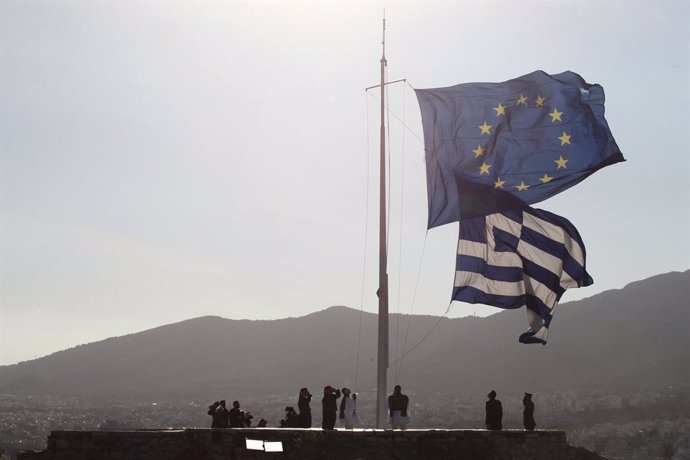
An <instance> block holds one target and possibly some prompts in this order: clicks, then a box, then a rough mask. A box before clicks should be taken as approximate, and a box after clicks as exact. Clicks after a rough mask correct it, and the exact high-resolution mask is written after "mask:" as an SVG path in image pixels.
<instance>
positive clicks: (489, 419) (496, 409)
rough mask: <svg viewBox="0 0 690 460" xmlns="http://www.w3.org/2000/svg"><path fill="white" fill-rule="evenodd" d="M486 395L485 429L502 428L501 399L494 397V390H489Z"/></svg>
mask: <svg viewBox="0 0 690 460" xmlns="http://www.w3.org/2000/svg"><path fill="white" fill-rule="evenodd" d="M487 396H488V397H489V400H488V401H487V402H486V429H487V430H502V429H503V406H501V401H499V400H498V399H496V392H495V391H494V390H491V393H489V394H488V395H487Z"/></svg>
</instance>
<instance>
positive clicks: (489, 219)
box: [486, 212, 525, 238]
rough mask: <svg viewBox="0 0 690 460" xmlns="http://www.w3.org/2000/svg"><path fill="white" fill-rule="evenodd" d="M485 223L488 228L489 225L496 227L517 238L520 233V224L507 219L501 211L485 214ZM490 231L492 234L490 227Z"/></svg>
mask: <svg viewBox="0 0 690 460" xmlns="http://www.w3.org/2000/svg"><path fill="white" fill-rule="evenodd" d="M522 214H523V215H524V214H525V213H524V212H523V213H522ZM486 225H487V227H488V228H489V229H491V227H497V228H498V229H500V230H503V231H504V232H508V233H510V234H511V235H515V236H517V237H518V238H520V234H521V233H522V224H519V223H517V222H515V221H514V220H512V219H508V218H507V217H506V216H504V215H503V214H501V213H496V214H490V215H488V216H486ZM490 233H491V235H493V230H492V229H491V231H490Z"/></svg>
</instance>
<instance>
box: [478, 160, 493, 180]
mask: <svg viewBox="0 0 690 460" xmlns="http://www.w3.org/2000/svg"><path fill="white" fill-rule="evenodd" d="M490 167H491V165H488V164H486V162H485V161H482V165H481V166H480V167H479V175H480V176H481V175H482V174H487V175H488V174H489V168H490Z"/></svg>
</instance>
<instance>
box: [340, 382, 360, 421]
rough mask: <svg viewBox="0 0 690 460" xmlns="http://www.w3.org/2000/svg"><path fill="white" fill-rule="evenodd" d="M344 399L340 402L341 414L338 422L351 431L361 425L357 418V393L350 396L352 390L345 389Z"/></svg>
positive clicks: (343, 390) (343, 391)
mask: <svg viewBox="0 0 690 460" xmlns="http://www.w3.org/2000/svg"><path fill="white" fill-rule="evenodd" d="M341 391H342V393H343V399H341V400H340V413H339V415H338V421H339V422H340V424H341V425H342V426H344V427H345V428H346V429H348V430H351V429H353V428H354V427H355V425H359V416H357V393H353V394H352V396H350V393H351V391H350V389H349V388H343V389H342V390H341Z"/></svg>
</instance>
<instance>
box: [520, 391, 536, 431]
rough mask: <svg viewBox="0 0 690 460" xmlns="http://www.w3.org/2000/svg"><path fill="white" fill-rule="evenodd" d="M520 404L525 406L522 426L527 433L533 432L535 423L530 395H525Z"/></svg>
mask: <svg viewBox="0 0 690 460" xmlns="http://www.w3.org/2000/svg"><path fill="white" fill-rule="evenodd" d="M522 404H523V405H524V406H525V408H524V410H523V411H522V425H523V426H524V427H525V429H526V430H528V431H534V427H535V426H537V422H535V421H534V403H533V402H532V393H525V396H524V397H523V398H522Z"/></svg>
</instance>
